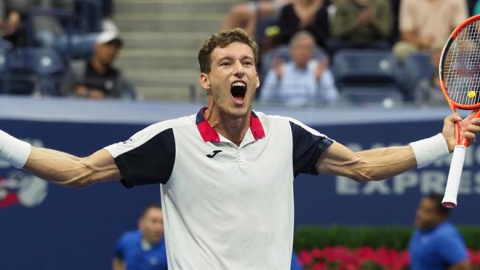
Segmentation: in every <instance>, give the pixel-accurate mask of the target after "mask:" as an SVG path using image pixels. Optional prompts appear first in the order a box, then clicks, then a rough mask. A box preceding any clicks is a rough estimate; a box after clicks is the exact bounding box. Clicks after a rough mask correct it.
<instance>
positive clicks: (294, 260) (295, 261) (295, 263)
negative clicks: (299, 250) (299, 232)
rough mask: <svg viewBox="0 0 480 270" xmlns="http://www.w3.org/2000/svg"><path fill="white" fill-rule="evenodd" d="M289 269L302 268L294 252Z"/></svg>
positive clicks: (300, 269)
mask: <svg viewBox="0 0 480 270" xmlns="http://www.w3.org/2000/svg"><path fill="white" fill-rule="evenodd" d="M290 270H303V266H302V264H301V263H300V260H299V259H298V257H297V254H296V253H295V252H293V254H292V265H291V266H290Z"/></svg>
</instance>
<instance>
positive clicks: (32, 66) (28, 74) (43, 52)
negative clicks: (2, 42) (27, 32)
mask: <svg viewBox="0 0 480 270" xmlns="http://www.w3.org/2000/svg"><path fill="white" fill-rule="evenodd" d="M63 71H64V63H63V60H62V58H61V57H60V56H59V55H58V53H57V52H56V51H55V50H53V49H46V48H28V47H27V48H19V49H16V50H14V51H13V52H12V53H11V55H10V58H9V73H10V76H9V91H8V92H9V93H10V94H13V95H31V94H33V93H36V94H40V95H57V94H58V89H59V85H60V79H61V76H62V74H63Z"/></svg>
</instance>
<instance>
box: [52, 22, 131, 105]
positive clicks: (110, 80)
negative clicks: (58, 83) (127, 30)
mask: <svg viewBox="0 0 480 270" xmlns="http://www.w3.org/2000/svg"><path fill="white" fill-rule="evenodd" d="M122 46H123V41H122V39H121V38H120V37H119V35H118V32H116V31H106V32H103V33H101V34H100V35H99V36H98V37H97V39H96V42H95V48H94V52H93V56H92V58H90V59H89V60H88V61H84V60H79V61H74V62H72V64H71V66H70V70H69V71H68V72H67V73H66V74H65V76H64V79H63V82H62V89H61V95H62V96H75V97H84V98H91V99H103V98H126V99H134V98H135V90H134V88H133V86H132V84H131V83H130V82H129V81H127V80H126V79H125V78H124V77H123V76H122V72H121V71H120V70H119V69H117V68H115V67H114V66H113V62H114V61H115V59H116V58H117V56H118V53H119V52H120V50H121V48H122Z"/></svg>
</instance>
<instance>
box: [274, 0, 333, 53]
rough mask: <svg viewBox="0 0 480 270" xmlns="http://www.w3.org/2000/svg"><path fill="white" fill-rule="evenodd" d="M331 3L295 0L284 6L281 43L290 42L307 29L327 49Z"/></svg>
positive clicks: (314, 0)
mask: <svg viewBox="0 0 480 270" xmlns="http://www.w3.org/2000/svg"><path fill="white" fill-rule="evenodd" d="M329 3H330V2H329V0H294V1H293V3H291V4H288V5H286V6H284V7H283V8H282V12H281V13H280V19H279V22H278V26H279V27H280V40H281V43H282V44H288V43H289V42H290V39H292V37H293V35H295V33H297V32H299V31H301V30H306V31H308V32H310V33H312V34H313V36H314V37H315V40H316V43H317V45H318V46H320V47H322V48H323V49H325V50H327V46H326V39H327V37H328V36H329V32H330V30H329V23H328V11H327V8H328V5H329ZM327 51H328V50H327Z"/></svg>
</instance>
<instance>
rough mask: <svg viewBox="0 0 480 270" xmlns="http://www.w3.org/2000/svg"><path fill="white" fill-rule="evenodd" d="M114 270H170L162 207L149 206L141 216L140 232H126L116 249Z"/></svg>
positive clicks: (113, 263) (113, 262)
mask: <svg viewBox="0 0 480 270" xmlns="http://www.w3.org/2000/svg"><path fill="white" fill-rule="evenodd" d="M112 269H113V270H167V269H168V266H167V253H166V249H165V239H164V237H163V213H162V209H161V208H160V206H158V205H150V206H148V207H147V208H146V209H145V210H144V211H143V213H142V215H141V216H140V219H139V221H138V230H134V231H128V232H125V233H124V234H123V235H122V236H121V237H120V239H119V240H118V242H117V245H116V247H115V254H114V258H113V261H112Z"/></svg>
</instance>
